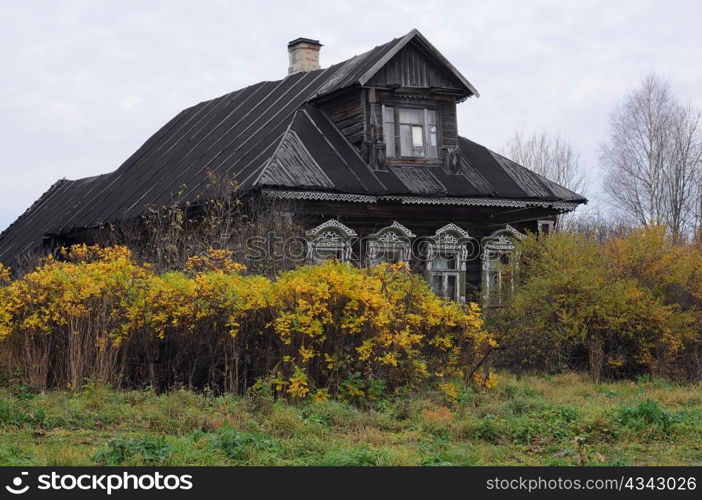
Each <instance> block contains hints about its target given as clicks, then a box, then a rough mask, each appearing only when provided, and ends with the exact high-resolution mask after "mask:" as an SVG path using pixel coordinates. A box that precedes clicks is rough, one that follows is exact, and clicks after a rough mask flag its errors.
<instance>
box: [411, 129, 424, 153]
mask: <svg viewBox="0 0 702 500" xmlns="http://www.w3.org/2000/svg"><path fill="white" fill-rule="evenodd" d="M412 156H424V127H418V126H416V125H413V126H412Z"/></svg>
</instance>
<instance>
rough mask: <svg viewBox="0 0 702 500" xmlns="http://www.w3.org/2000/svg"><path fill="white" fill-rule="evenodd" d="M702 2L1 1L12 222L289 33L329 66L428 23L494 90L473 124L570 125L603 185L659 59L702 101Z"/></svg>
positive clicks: (232, 84)
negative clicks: (617, 110) (603, 151)
mask: <svg viewBox="0 0 702 500" xmlns="http://www.w3.org/2000/svg"><path fill="white" fill-rule="evenodd" d="M701 22H702V4H701V3H700V2H699V1H693V0H691V1H675V0H669V1H668V2H660V1H656V2H654V1H623V0H619V1H616V2H613V1H611V0H609V1H594V0H593V1H579V2H564V1H546V0H544V1H540V0H539V1H537V0H521V1H514V2H512V1H500V2H487V1H485V2H483V1H479V2H477V1H476V2H474V1H463V2H460V1H458V2H457V1H430V0H425V1H415V0H402V1H383V0H373V1H367V0H346V1H336V2H333V1H331V0H327V1H305V0H295V1H281V2H277V1H269V0H257V1H250V0H249V1H246V2H232V1H224V0H197V1H194V0H193V1H181V0H168V1H151V0H149V1H146V0H140V1H131V0H120V1H107V0H102V1H96V0H74V1H61V2H57V1H55V0H48V1H33V0H2V1H1V2H0V34H1V36H0V71H1V75H2V78H0V115H1V116H2V117H3V119H2V120H1V121H0V148H1V150H2V153H3V154H2V160H0V174H1V175H0V179H2V181H1V182H0V230H1V229H3V228H5V227H6V226H7V225H8V224H9V223H11V222H12V221H13V220H14V219H15V218H16V217H17V216H18V215H20V214H21V213H22V212H23V211H24V210H25V209H26V208H27V207H28V206H29V205H30V204H31V203H32V202H33V201H34V200H36V199H37V198H38V197H39V196H40V195H41V193H43V192H44V191H45V190H46V189H47V188H48V187H49V186H50V185H51V184H52V183H53V182H54V181H56V180H57V179H59V178H62V177H66V178H69V179H75V178H80V177H86V176H91V175H95V174H99V173H104V172H109V171H111V170H114V169H115V168H117V167H118V166H119V165H120V164H121V163H122V161H124V160H125V159H126V158H127V157H128V156H129V155H130V154H131V153H132V152H134V151H135V150H136V149H137V148H138V147H139V146H140V145H141V144H142V143H143V142H144V141H146V139H147V138H148V137H149V136H150V135H151V134H153V133H154V132H156V130H157V129H158V128H159V127H160V126H162V125H163V124H164V123H166V121H167V120H169V119H170V118H171V117H173V116H174V115H175V114H176V113H177V112H179V111H180V110H181V109H183V108H186V107H188V106H191V105H193V104H195V103H197V102H200V101H203V100H207V99H211V98H213V97H216V96H219V95H222V94H225V93H227V92H230V91H232V90H235V89H237V88H240V87H243V86H245V85H249V84H251V83H255V82H257V81H261V80H276V79H279V78H282V77H283V76H285V74H286V72H287V48H286V44H287V42H288V41H289V40H291V39H293V38H297V37H298V36H305V37H310V38H317V39H319V40H320V41H321V42H322V43H323V44H324V47H323V48H322V54H321V60H322V65H323V66H325V67H326V66H328V65H330V64H332V63H335V62H338V61H341V60H343V59H346V58H348V57H350V56H352V55H355V54H358V53H361V52H364V51H366V50H368V49H370V48H372V47H373V46H375V45H378V44H381V43H384V42H386V41H388V40H390V39H392V38H395V37H397V36H400V35H403V34H405V33H407V32H408V31H409V30H410V29H412V28H415V27H416V28H418V29H419V30H420V31H421V32H422V33H423V34H424V35H425V36H426V37H427V38H428V39H429V40H430V41H431V42H432V43H433V44H434V45H435V46H436V47H437V48H438V49H439V50H440V51H441V52H442V53H443V54H444V55H445V56H446V57H447V58H448V59H449V60H450V61H451V62H452V63H453V64H454V65H455V66H456V67H457V68H458V69H459V70H460V71H461V72H462V73H463V74H464V75H465V76H466V77H467V78H468V79H469V80H470V81H471V82H472V83H473V84H474V85H475V86H476V87H477V88H478V90H479V91H480V93H481V97H480V98H478V99H469V100H468V101H466V102H465V103H463V104H461V105H460V106H459V115H458V116H459V131H460V132H461V134H462V135H465V136H467V137H469V138H471V139H473V140H475V141H477V142H479V143H482V144H484V145H485V146H488V147H490V148H493V149H500V148H501V147H502V145H503V144H504V142H505V140H506V139H507V138H508V137H509V136H510V135H512V134H513V132H514V131H515V130H516V129H522V130H524V131H525V132H537V131H541V130H545V131H547V132H549V133H553V134H560V135H561V136H562V137H564V138H565V139H566V140H568V141H570V142H571V143H572V144H573V145H574V146H575V147H576V149H578V150H579V151H580V152H581V154H582V159H583V162H584V164H585V166H586V167H587V168H588V170H589V171H590V173H591V176H592V177H593V178H594V180H595V186H594V187H593V189H592V192H590V193H588V194H589V195H590V197H591V198H595V199H597V198H598V196H599V194H598V192H599V187H598V185H599V175H598V170H597V164H598V149H599V145H600V144H601V143H602V142H603V141H604V140H605V138H606V135H607V119H608V114H609V113H610V111H611V110H612V108H613V107H614V106H615V105H616V104H617V103H618V102H619V101H621V99H622V98H623V96H624V95H625V93H626V92H627V91H628V90H629V89H630V88H632V87H634V86H636V85H637V84H638V82H639V81H640V79H641V78H642V77H643V76H644V75H645V74H646V73H649V72H652V71H654V72H656V73H658V74H659V75H661V76H663V77H665V78H667V79H669V80H670V82H671V84H672V86H673V90H674V92H676V93H677V95H678V96H679V97H680V98H681V99H682V100H683V101H691V102H693V103H694V104H696V105H697V106H701V105H702V101H701V100H702V97H700V96H701V95H702V71H700V61H702V36H701V34H700V25H701V24H702V23H701Z"/></svg>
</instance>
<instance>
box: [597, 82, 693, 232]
mask: <svg viewBox="0 0 702 500" xmlns="http://www.w3.org/2000/svg"><path fill="white" fill-rule="evenodd" d="M701 126H702V122H701V117H700V113H699V111H698V110H695V109H693V108H692V107H690V106H688V107H683V106H681V105H680V104H679V103H678V101H677V100H676V99H675V97H674V96H673V94H672V92H671V90H670V85H669V84H668V83H667V82H666V81H664V80H662V79H660V78H658V77H657V76H655V75H649V76H647V77H646V78H644V80H643V82H642V83H641V85H640V86H639V87H638V88H637V89H635V90H634V91H632V92H631V93H630V94H629V95H628V96H627V98H626V99H625V101H624V102H623V103H622V104H621V105H620V106H618V107H617V108H616V110H615V111H614V112H613V113H612V114H611V116H610V137H609V141H608V142H607V143H606V144H605V145H604V146H603V147H602V155H601V160H602V164H603V166H604V168H605V171H606V178H605V185H604V190H605V192H606V193H607V194H608V196H609V198H610V199H611V201H612V203H613V204H614V205H615V206H616V207H617V208H619V209H620V210H621V211H623V212H624V213H626V214H627V215H629V216H630V217H631V218H632V219H634V220H635V221H637V222H638V223H639V224H642V225H647V224H666V225H668V227H669V228H670V229H671V231H673V233H674V234H676V235H681V234H683V233H686V232H688V231H690V230H694V228H695V225H698V224H699V221H698V220H697V221H696V220H695V219H696V218H697V212H699V211H700V209H699V197H700V195H701V194H702V191H700V181H701V179H702V174H700V169H701V168H702V135H701V130H700V129H701Z"/></svg>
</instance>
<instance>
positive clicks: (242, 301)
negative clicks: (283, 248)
mask: <svg viewBox="0 0 702 500" xmlns="http://www.w3.org/2000/svg"><path fill="white" fill-rule="evenodd" d="M243 270H244V268H243V266H241V265H239V264H237V263H234V262H232V261H231V260H230V259H229V254H228V253H227V252H225V251H218V250H210V251H209V252H208V253H207V254H206V255H203V256H199V257H193V258H191V259H190V260H189V261H188V264H187V269H186V270H185V271H184V272H168V273H165V274H155V273H154V272H153V271H152V268H151V266H149V265H139V264H137V263H135V262H134V260H133V259H132V256H131V254H130V252H129V250H128V249H126V248H124V247H112V248H99V247H89V246H85V245H78V246H74V247H71V248H70V249H65V250H63V251H62V252H61V254H60V259H58V260H57V259H53V258H47V259H46V260H45V261H44V263H43V265H42V266H40V267H38V268H37V269H36V270H35V271H33V272H31V273H29V274H27V275H25V276H23V277H22V278H20V279H18V280H16V281H12V282H10V283H9V285H8V286H6V287H3V288H1V289H0V293H1V294H2V302H0V340H1V339H6V340H7V342H4V343H3V344H6V345H14V346H15V347H16V348H18V349H19V348H20V344H21V343H22V342H23V341H24V340H27V339H31V340H32V342H33V343H32V345H33V346H34V348H35V350H36V351H37V358H36V359H39V358H38V356H40V355H42V354H43V355H44V357H45V359H44V360H43V361H44V362H45V367H46V369H45V370H44V371H43V372H42V373H41V374H40V375H39V377H38V378H39V379H40V380H39V381H38V382H37V383H39V385H47V384H48V383H49V381H50V380H53V381H54V383H56V384H59V385H60V384H70V385H73V386H76V385H78V384H80V383H81V381H82V378H84V377H87V376H98V377H99V378H104V379H107V380H108V381H111V382H117V381H119V382H120V383H129V384H133V385H134V384H146V383H148V384H151V385H155V386H169V385H172V384H175V383H180V384H188V385H199V386H204V385H209V386H215V387H221V388H223V389H225V390H232V391H243V390H245V388H246V387H247V386H248V385H250V384H251V383H253V382H254V380H255V379H263V378H267V379H270V380H272V381H273V382H272V387H273V389H274V390H275V392H276V393H277V394H278V395H279V396H282V397H290V398H305V397H308V396H310V395H314V397H315V398H316V399H320V398H325V397H327V396H328V395H329V394H336V393H337V392H338V391H339V388H340V387H342V386H343V387H344V388H345V389H344V391H346V394H348V395H349V397H351V398H354V399H363V398H370V399H372V398H376V397H379V395H378V393H379V392H380V391H383V390H386V389H390V390H392V389H395V388H397V387H400V386H407V385H417V384H419V383H421V382H423V381H426V380H431V379H441V378H443V377H462V378H465V379H467V378H468V377H469V376H470V374H471V373H472V369H473V367H474V366H475V365H476V364H477V362H478V361H479V360H480V359H481V357H482V356H483V355H484V354H485V353H486V352H487V351H489V350H490V349H492V348H493V347H494V346H495V345H496V342H495V339H494V338H493V336H492V335H490V334H489V333H488V332H486V331H485V330H484V328H483V322H482V319H481V315H480V310H479V308H478V306H477V305H475V304H467V305H463V304H458V303H455V302H450V301H446V300H443V299H441V298H439V297H437V296H436V295H435V294H433V293H432V292H431V291H430V289H429V288H428V286H427V284H426V283H425V282H424V280H423V279H422V278H421V277H419V276H417V275H413V274H411V273H409V272H408V271H407V270H406V268H405V266H398V265H395V266H390V265H383V266H378V267H376V268H373V269H359V268H355V267H353V266H350V265H347V264H343V263H338V262H327V263H325V264H322V265H319V266H304V267H300V268H298V269H296V270H293V271H289V272H286V273H284V274H282V275H281V276H280V277H279V278H278V279H277V280H275V281H271V280H269V279H267V278H264V277H261V276H246V275H243V274H242V271H243ZM22 339H24V340H22ZM79 339H80V341H79ZM3 344H0V346H1V345H3ZM73 344H76V345H78V346H80V349H78V350H75V349H74V350H70V349H69V348H68V347H66V346H70V345H73ZM62 350H64V351H62ZM18 352H19V351H18ZM108 354H109V356H107V355H108ZM56 357H59V358H64V359H65V360H66V361H65V363H63V364H61V363H59V365H60V366H62V367H63V368H61V370H62V371H61V373H56V371H55V370H56V366H58V365H55V364H52V363H51V362H50V360H51V359H54V358H56ZM84 357H85V358H86V359H84V360H83V358H84ZM103 357H105V358H106V359H107V361H109V363H108V362H107V361H105V360H103V361H100V360H101V359H102V358H103ZM15 359H20V357H19V356H16V357H15ZM36 359H35V361H36ZM127 360H130V361H129V364H128V363H127ZM79 361H80V362H79ZM98 365H100V366H103V365H104V368H103V369H102V371H101V372H99V373H98V372H95V371H94V370H93V368H94V367H95V366H98ZM128 366H131V368H129V367H128ZM108 369H109V370H112V372H109V370H108ZM52 370H53V371H52Z"/></svg>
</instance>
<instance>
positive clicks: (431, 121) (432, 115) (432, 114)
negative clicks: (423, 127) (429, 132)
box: [427, 109, 436, 125]
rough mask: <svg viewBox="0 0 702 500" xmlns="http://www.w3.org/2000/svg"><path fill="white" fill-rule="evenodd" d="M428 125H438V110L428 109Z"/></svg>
mask: <svg viewBox="0 0 702 500" xmlns="http://www.w3.org/2000/svg"><path fill="white" fill-rule="evenodd" d="M427 125H436V111H434V110H433V109H427Z"/></svg>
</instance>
